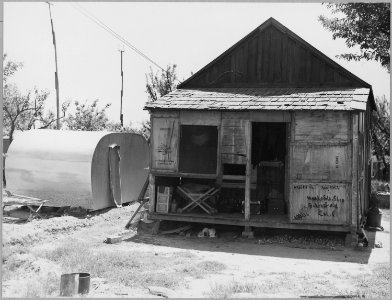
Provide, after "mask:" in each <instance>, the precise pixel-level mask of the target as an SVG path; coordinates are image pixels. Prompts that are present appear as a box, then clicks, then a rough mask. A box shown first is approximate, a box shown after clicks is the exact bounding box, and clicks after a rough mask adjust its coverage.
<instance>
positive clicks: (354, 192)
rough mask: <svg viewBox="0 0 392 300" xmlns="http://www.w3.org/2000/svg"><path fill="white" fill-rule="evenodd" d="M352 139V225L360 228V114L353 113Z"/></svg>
mask: <svg viewBox="0 0 392 300" xmlns="http://www.w3.org/2000/svg"><path fill="white" fill-rule="evenodd" d="M351 121H352V123H351V124H352V125H351V139H352V154H351V155H352V159H351V161H352V176H351V177H352V184H351V188H352V189H351V226H352V227H353V228H355V229H357V228H358V214H359V213H358V212H359V209H358V114H357V113H352V114H351Z"/></svg>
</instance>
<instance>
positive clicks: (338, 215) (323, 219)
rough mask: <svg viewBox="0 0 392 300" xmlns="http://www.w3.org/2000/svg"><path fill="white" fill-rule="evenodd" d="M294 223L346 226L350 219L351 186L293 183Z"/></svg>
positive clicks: (292, 207)
mask: <svg viewBox="0 0 392 300" xmlns="http://www.w3.org/2000/svg"><path fill="white" fill-rule="evenodd" d="M290 203H291V211H292V212H293V214H292V216H291V217H292V221H293V222H295V223H318V224H325V223H328V224H339V225H343V224H346V223H347V222H348V220H349V217H350V205H349V204H350V186H349V185H347V184H336V183H305V182H302V183H293V185H292V198H291V202H290Z"/></svg>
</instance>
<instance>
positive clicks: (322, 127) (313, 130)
mask: <svg viewBox="0 0 392 300" xmlns="http://www.w3.org/2000/svg"><path fill="white" fill-rule="evenodd" d="M348 128H349V113H348V112H343V111H342V112H325V111H324V112H323V111H301V112H296V113H295V136H294V140H295V141H296V142H300V141H301V142H309V143H313V142H328V143H331V142H347V141H348V138H349V130H348Z"/></svg>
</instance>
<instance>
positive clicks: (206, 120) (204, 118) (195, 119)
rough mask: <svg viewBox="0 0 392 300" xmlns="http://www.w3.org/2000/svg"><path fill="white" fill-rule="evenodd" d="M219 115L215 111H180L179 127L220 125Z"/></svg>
mask: <svg viewBox="0 0 392 300" xmlns="http://www.w3.org/2000/svg"><path fill="white" fill-rule="evenodd" d="M220 122H221V113H220V112H216V111H203V112H199V111H181V112H180V123H181V125H215V126H218V125H220Z"/></svg>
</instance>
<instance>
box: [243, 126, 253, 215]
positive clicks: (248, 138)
mask: <svg viewBox="0 0 392 300" xmlns="http://www.w3.org/2000/svg"><path fill="white" fill-rule="evenodd" d="M245 147H246V171H245V172H246V173H245V209H244V211H245V220H246V221H249V220H250V201H251V199H250V197H251V180H252V178H251V174H252V159H251V154H252V123H251V122H250V121H246V122H245Z"/></svg>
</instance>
